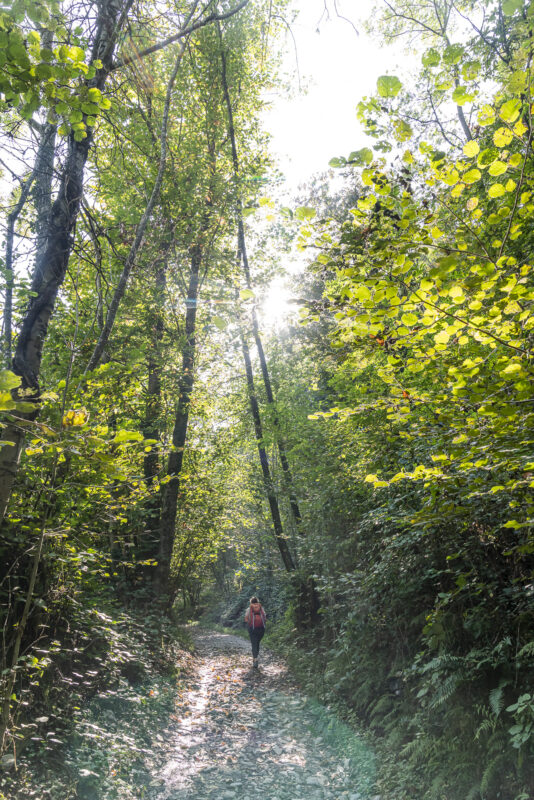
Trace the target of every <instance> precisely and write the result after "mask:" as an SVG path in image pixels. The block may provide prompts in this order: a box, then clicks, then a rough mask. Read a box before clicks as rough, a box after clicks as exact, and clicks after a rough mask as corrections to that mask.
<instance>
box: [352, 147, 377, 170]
mask: <svg viewBox="0 0 534 800" xmlns="http://www.w3.org/2000/svg"><path fill="white" fill-rule="evenodd" d="M348 160H349V162H350V163H352V164H358V165H359V166H362V165H363V164H370V163H371V161H372V160H373V151H372V150H371V149H370V148H369V147H362V149H361V150H353V152H352V153H351V154H350V155H349V158H348Z"/></svg>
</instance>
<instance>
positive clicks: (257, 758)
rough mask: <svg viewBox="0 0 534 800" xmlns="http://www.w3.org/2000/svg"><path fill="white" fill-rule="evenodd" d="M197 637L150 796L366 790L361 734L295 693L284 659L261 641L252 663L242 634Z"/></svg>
mask: <svg viewBox="0 0 534 800" xmlns="http://www.w3.org/2000/svg"><path fill="white" fill-rule="evenodd" d="M194 638H195V645H196V658H195V668H194V670H193V673H192V675H191V678H190V680H189V682H188V685H187V687H186V689H185V690H184V691H183V693H182V695H181V696H178V698H177V707H176V713H175V714H174V715H173V721H172V723H171V726H170V727H169V728H168V730H167V731H165V740H166V744H165V746H164V750H165V752H164V761H165V763H164V766H163V767H162V768H161V769H160V770H159V772H157V773H156V774H155V775H154V780H153V782H152V792H153V793H152V794H151V797H152V798H153V800H186V798H190V800H193V798H194V799H195V800H234V798H235V800H256V798H260V799H261V800H341V799H342V800H367V798H370V797H371V796H372V795H373V791H372V786H373V772H374V760H373V757H372V754H371V753H370V752H369V750H368V748H367V747H366V745H365V744H364V742H363V741H362V740H361V739H360V738H359V737H358V736H357V734H355V733H354V732H353V731H352V730H351V729H350V728H348V727H347V726H346V725H344V724H343V723H342V722H340V721H339V720H338V719H337V718H336V716H335V715H334V714H333V712H331V711H329V710H328V709H326V708H325V707H324V706H321V705H320V704H319V703H317V702H315V701H312V700H309V699H307V698H306V697H305V696H304V695H302V694H301V693H300V692H299V691H298V689H297V688H296V687H295V686H294V684H293V683H292V682H291V679H290V677H289V675H288V673H287V669H286V666H285V665H284V663H283V662H282V661H280V660H279V659H277V658H276V657H274V656H273V655H272V654H271V653H269V652H268V651H266V650H265V649H264V648H262V651H261V653H260V669H259V670H258V671H253V670H252V669H251V666H252V658H251V652H250V644H249V643H248V641H245V640H243V639H241V638H239V637H238V636H231V635H228V634H221V633H215V632H205V631H203V632H196V633H195V634H194ZM158 739H159V740H160V741H161V738H160V737H158ZM158 760H159V759H158Z"/></svg>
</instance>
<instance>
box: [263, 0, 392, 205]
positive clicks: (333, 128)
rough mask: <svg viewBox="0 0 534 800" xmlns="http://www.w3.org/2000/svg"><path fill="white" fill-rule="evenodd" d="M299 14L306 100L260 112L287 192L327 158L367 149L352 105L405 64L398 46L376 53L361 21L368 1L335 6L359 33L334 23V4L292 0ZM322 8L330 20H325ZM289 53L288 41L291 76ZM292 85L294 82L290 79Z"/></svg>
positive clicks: (288, 64) (279, 102) (276, 103)
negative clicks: (402, 63) (270, 137)
mask: <svg viewBox="0 0 534 800" xmlns="http://www.w3.org/2000/svg"><path fill="white" fill-rule="evenodd" d="M293 5H294V6H295V7H296V8H297V9H299V15H298V17H297V19H296V21H295V22H294V23H293V24H292V25H291V29H292V31H293V35H294V37H295V41H296V47H297V53H298V62H299V67H300V74H301V79H302V84H303V86H305V87H308V91H307V93H306V94H301V95H298V93H297V92H295V96H294V97H292V98H290V99H288V98H287V97H283V96H278V97H275V98H274V99H273V106H272V109H271V110H270V111H269V112H267V113H266V114H265V117H264V119H265V127H266V128H267V130H268V131H270V132H271V134H272V136H273V140H272V151H273V153H274V155H275V156H276V157H277V159H278V162H279V164H280V167H281V169H282V171H283V172H284V174H285V175H286V180H287V184H288V190H289V192H290V193H293V192H294V191H295V190H296V188H297V187H298V185H299V184H300V183H303V182H305V181H306V180H307V179H308V178H309V177H310V176H311V175H313V174H314V173H317V172H321V171H324V170H326V169H328V162H329V160H330V159H331V158H332V157H333V156H339V155H345V156H348V154H349V153H350V151H351V150H357V149H358V148H359V147H363V146H364V144H366V140H365V137H364V135H363V132H362V131H361V129H360V126H359V124H358V120H357V119H356V106H357V104H358V101H359V100H360V99H361V98H362V97H363V96H364V95H367V94H372V93H374V92H375V89H376V80H377V78H378V77H379V76H380V75H384V74H386V73H390V74H395V71H396V69H395V68H396V66H397V64H398V63H399V62H401V61H403V60H404V59H405V56H404V54H403V53H402V50H401V49H400V47H399V48H394V49H393V48H385V47H384V48H381V47H380V42H378V41H377V40H374V39H371V38H370V37H369V36H368V35H367V34H366V33H365V30H364V29H363V25H362V24H361V23H362V20H363V19H365V18H368V17H369V16H370V14H371V13H372V9H373V6H374V5H375V4H374V2H373V0H337V9H338V11H339V13H340V14H342V15H343V16H345V17H347V18H348V19H349V20H352V21H353V22H354V25H355V27H356V28H357V29H358V31H359V35H357V34H356V32H355V30H354V28H353V27H352V25H351V24H350V23H349V22H347V21H345V20H343V19H340V18H339V17H338V16H337V14H336V12H335V8H334V0H294V3H293ZM325 5H326V6H327V8H328V9H329V18H327V16H326V14H324V13H323V12H324V10H325ZM318 29H319V32H317V30H318ZM295 64H296V56H295V48H294V46H293V41H292V38H291V36H290V35H289V34H288V35H287V37H286V58H285V62H284V66H285V69H286V71H288V72H290V73H291V72H294V71H295ZM291 82H292V84H293V85H294V86H295V87H297V86H298V79H297V76H296V75H294V76H293V77H292V80H291Z"/></svg>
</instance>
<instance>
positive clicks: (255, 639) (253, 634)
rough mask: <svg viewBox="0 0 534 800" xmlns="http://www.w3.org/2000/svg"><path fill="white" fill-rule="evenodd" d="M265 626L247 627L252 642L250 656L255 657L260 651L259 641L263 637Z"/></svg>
mask: <svg viewBox="0 0 534 800" xmlns="http://www.w3.org/2000/svg"><path fill="white" fill-rule="evenodd" d="M264 633H265V628H249V629H248V635H249V636H250V643H251V644H252V658H257V657H258V653H259V652H260V642H261V640H262V639H263V634H264Z"/></svg>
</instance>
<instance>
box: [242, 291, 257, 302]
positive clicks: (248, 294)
mask: <svg viewBox="0 0 534 800" xmlns="http://www.w3.org/2000/svg"><path fill="white" fill-rule="evenodd" d="M254 296H255V295H254V292H253V291H252V289H241V291H240V292H239V297H240V299H241V300H250V299H251V298H252V297H254Z"/></svg>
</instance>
